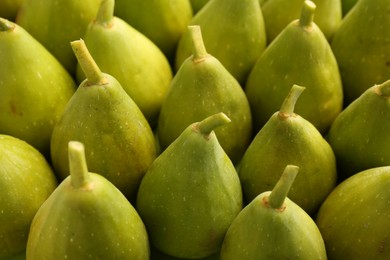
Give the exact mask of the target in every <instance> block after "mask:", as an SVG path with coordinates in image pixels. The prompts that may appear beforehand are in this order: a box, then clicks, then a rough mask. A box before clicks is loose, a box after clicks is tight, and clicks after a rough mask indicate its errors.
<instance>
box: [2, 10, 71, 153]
mask: <svg viewBox="0 0 390 260" xmlns="http://www.w3.org/2000/svg"><path fill="white" fill-rule="evenodd" d="M0 60H1V61H2V62H3V63H4V64H3V66H0V79H1V80H0V93H1V95H0V133H2V134H7V135H12V136H14V137H17V138H19V139H22V140H24V141H26V142H28V143H29V144H31V145H32V146H34V147H35V148H36V149H38V150H39V151H40V152H41V153H42V154H44V155H45V156H47V157H49V155H50V152H49V149H50V137H51V134H52V130H53V127H54V124H55V123H56V122H57V121H58V120H59V118H60V116H61V114H62V112H63V110H64V108H65V106H66V104H67V103H68V101H69V99H70V98H71V97H72V95H73V93H74V92H75V91H76V83H75V82H74V80H73V78H72V77H71V75H69V73H68V72H67V71H66V70H65V68H64V67H63V66H62V65H61V64H60V63H59V62H58V60H57V59H55V57H54V56H53V55H52V54H51V53H49V52H48V51H47V50H46V49H45V48H44V46H42V44H40V43H39V42H38V41H37V40H35V39H34V38H33V37H32V36H31V35H30V34H29V33H28V32H26V30H24V29H23V28H22V27H20V26H19V25H17V24H15V23H13V22H11V21H9V20H6V19H3V18H0Z"/></svg>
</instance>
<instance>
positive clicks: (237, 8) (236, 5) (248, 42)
mask: <svg viewBox="0 0 390 260" xmlns="http://www.w3.org/2000/svg"><path fill="white" fill-rule="evenodd" d="M190 25H199V26H200V27H201V28H202V33H203V39H204V43H205V45H206V46H207V49H208V51H209V53H210V54H211V55H213V56H214V57H215V58H217V59H218V60H219V61H220V62H221V63H222V64H223V65H224V67H225V68H226V69H227V70H228V71H229V72H230V73H231V74H232V75H233V76H234V77H235V78H236V79H237V80H238V82H240V84H241V85H243V84H244V83H245V81H246V78H247V76H248V73H249V71H250V69H251V68H252V66H253V65H254V63H255V62H256V60H257V58H258V57H259V55H260V54H261V53H262V52H263V51H264V49H265V47H266V34H265V26H264V21H263V15H262V12H261V9H260V5H259V0H240V1H237V0H211V1H210V2H209V3H208V4H207V5H206V6H204V8H202V9H201V10H200V11H199V12H198V13H197V14H195V16H194V17H193V18H192V19H191V21H190ZM191 39H192V37H191V33H190V32H189V31H186V32H184V33H183V35H182V36H181V38H180V40H179V43H178V46H177V50H176V58H175V69H176V71H177V70H179V68H180V67H181V65H182V63H183V62H184V61H185V60H186V59H187V58H188V57H189V56H190V55H191V53H192V43H191V42H192V40H191Z"/></svg>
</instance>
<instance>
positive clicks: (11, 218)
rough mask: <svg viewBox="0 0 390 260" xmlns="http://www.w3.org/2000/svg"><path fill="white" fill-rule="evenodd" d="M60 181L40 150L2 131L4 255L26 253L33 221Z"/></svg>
mask: <svg viewBox="0 0 390 260" xmlns="http://www.w3.org/2000/svg"><path fill="white" fill-rule="evenodd" d="M57 184H58V183H57V179H56V177H55V174H54V172H53V170H52V168H51V167H50V165H49V163H48V162H47V161H46V158H45V157H44V156H43V155H42V154H41V153H40V152H39V151H38V150H36V149H35V148H34V147H33V146H31V145H30V144H28V143H26V142H25V141H23V140H21V139H18V138H16V137H13V136H10V135H3V134H0V259H8V257H9V258H10V259H12V258H16V256H17V255H21V256H23V255H24V251H25V250H26V245H27V237H28V234H29V230H30V224H31V221H32V220H33V218H34V216H35V214H36V212H37V211H38V209H39V207H40V206H41V205H42V204H43V203H44V201H45V200H46V199H47V198H48V197H49V196H50V194H51V193H52V192H53V191H54V189H55V188H56V187H57Z"/></svg>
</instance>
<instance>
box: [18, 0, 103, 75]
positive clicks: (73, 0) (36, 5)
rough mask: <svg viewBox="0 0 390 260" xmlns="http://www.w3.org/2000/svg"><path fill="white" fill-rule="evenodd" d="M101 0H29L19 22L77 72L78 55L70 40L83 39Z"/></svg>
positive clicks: (70, 69)
mask: <svg viewBox="0 0 390 260" xmlns="http://www.w3.org/2000/svg"><path fill="white" fill-rule="evenodd" d="M100 2H101V0H82V1H80V0H67V1H53V0H28V1H25V2H24V4H23V5H22V6H21V8H20V9H19V11H18V13H17V17H16V23H17V24H19V25H20V26H21V27H23V28H24V29H25V30H26V31H28V32H29V33H30V34H31V35H32V36H33V37H34V38H35V39H37V40H38V41H39V42H40V43H42V45H43V46H45V47H46V48H47V50H49V51H50V52H51V53H52V54H53V55H54V56H55V57H56V58H57V60H58V61H60V62H61V64H62V65H63V66H64V67H65V68H66V69H67V70H68V71H69V72H70V73H71V74H72V75H74V73H75V70H76V64H77V61H76V58H75V56H74V54H73V51H72V48H71V47H70V46H69V42H70V41H73V40H75V39H80V38H81V37H82V36H83V34H84V32H85V30H86V29H87V26H88V24H89V23H90V22H91V21H92V20H93V19H94V18H95V17H96V14H97V12H98V9H99V5H100Z"/></svg>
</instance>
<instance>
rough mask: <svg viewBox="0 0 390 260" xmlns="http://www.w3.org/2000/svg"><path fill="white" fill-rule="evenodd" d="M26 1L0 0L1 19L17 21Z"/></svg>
mask: <svg viewBox="0 0 390 260" xmlns="http://www.w3.org/2000/svg"><path fill="white" fill-rule="evenodd" d="M25 1H26V0H0V17H2V18H4V19H8V20H10V21H15V18H16V14H17V13H18V11H19V9H20V7H21V6H22V5H23V3H24V2H25Z"/></svg>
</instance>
